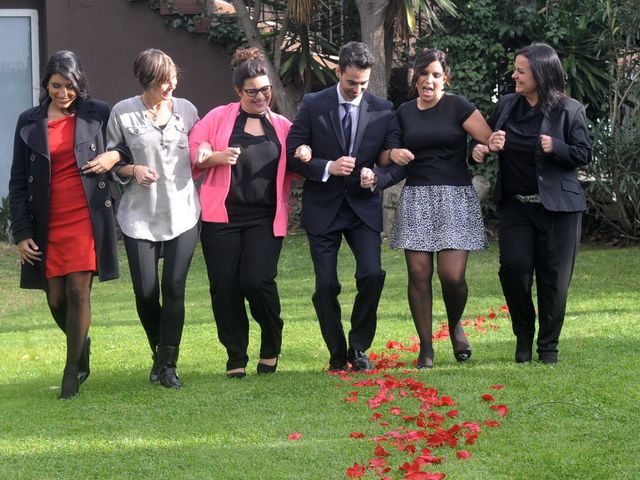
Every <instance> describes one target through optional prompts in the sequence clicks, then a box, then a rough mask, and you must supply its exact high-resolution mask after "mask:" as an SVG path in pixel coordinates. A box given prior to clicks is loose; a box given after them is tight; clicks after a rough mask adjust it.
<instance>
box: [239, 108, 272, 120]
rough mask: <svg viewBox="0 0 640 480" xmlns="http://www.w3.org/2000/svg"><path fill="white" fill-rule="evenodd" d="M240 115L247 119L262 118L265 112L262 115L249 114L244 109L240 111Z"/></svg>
mask: <svg viewBox="0 0 640 480" xmlns="http://www.w3.org/2000/svg"><path fill="white" fill-rule="evenodd" d="M240 111H241V112H242V113H244V114H245V115H246V116H247V117H249V118H264V117H265V115H266V113H267V112H264V113H249V112H247V111H246V110H244V109H242V108H241V109H240Z"/></svg>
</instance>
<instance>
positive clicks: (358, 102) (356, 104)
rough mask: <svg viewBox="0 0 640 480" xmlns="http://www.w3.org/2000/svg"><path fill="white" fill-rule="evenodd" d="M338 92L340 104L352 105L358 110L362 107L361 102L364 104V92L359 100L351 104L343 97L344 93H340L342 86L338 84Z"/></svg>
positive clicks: (356, 99) (352, 101)
mask: <svg viewBox="0 0 640 480" xmlns="http://www.w3.org/2000/svg"><path fill="white" fill-rule="evenodd" d="M336 91H337V92H338V103H339V104H341V105H342V104H343V103H350V104H351V105H353V106H354V107H356V108H359V107H360V102H362V97H363V96H364V92H363V93H362V95H359V96H358V97H357V98H355V99H353V100H351V101H350V102H347V101H346V100H345V99H344V97H343V96H342V93H341V92H340V84H339V83H338V84H337V85H336Z"/></svg>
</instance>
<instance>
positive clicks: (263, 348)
mask: <svg viewBox="0 0 640 480" xmlns="http://www.w3.org/2000/svg"><path fill="white" fill-rule="evenodd" d="M201 242H202V253H203V254H204V259H205V262H206V264H207V274H208V275H209V284H210V290H209V291H210V293H211V305H212V307H213V315H214V317H215V321H216V325H217V328H218V339H219V340H220V343H222V345H224V347H225V348H226V349H227V356H228V360H227V370H232V369H234V368H244V367H246V366H247V362H248V361H249V357H248V355H247V347H248V346H249V318H248V316H247V311H246V308H245V303H244V301H245V299H247V301H248V302H249V309H250V310H251V316H252V317H253V318H254V319H255V321H256V322H258V324H259V325H260V331H261V335H260V357H261V358H273V357H277V356H278V355H280V348H281V346H282V328H283V326H284V322H283V321H282V318H281V317H280V296H279V294H278V286H277V284H276V280H275V279H276V276H277V274H278V259H279V258H280V251H281V249H282V237H274V236H273V218H267V219H260V220H254V221H244V222H230V223H212V222H203V223H202V233H201Z"/></svg>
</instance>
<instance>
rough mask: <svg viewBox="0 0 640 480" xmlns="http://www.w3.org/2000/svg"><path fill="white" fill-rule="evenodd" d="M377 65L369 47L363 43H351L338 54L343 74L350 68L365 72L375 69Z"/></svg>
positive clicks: (339, 65)
mask: <svg viewBox="0 0 640 480" xmlns="http://www.w3.org/2000/svg"><path fill="white" fill-rule="evenodd" d="M375 63H376V61H375V59H374V58H373V55H371V52H370V51H369V47H367V46H366V45H365V44H364V43H361V42H349V43H347V44H345V45H343V46H342V48H340V52H339V53H338V67H340V71H341V72H344V71H345V70H346V69H347V67H349V66H351V67H356V68H359V69H360V70H365V69H367V68H371V67H373V66H374V65H375Z"/></svg>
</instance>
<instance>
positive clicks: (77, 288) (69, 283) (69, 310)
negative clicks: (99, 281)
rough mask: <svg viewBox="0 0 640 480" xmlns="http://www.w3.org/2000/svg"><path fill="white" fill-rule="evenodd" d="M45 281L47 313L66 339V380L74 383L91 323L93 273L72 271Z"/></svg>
mask: <svg viewBox="0 0 640 480" xmlns="http://www.w3.org/2000/svg"><path fill="white" fill-rule="evenodd" d="M47 282H48V291H47V303H48V304H49V310H51V315H53V318H54V320H55V321H56V323H57V324H58V326H59V327H60V329H61V330H62V331H63V332H64V333H65V335H66V337H67V360H66V363H65V367H64V369H65V373H66V374H67V375H65V378H66V379H67V380H70V381H72V382H73V381H75V379H76V378H77V375H78V371H79V363H80V357H81V355H82V351H83V348H84V344H85V340H86V338H87V334H88V333H89V325H90V324H91V284H92V282H93V272H74V273H70V274H68V275H65V276H63V277H54V278H50V279H49V280H48V281H47ZM63 390H65V388H64V385H63Z"/></svg>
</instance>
